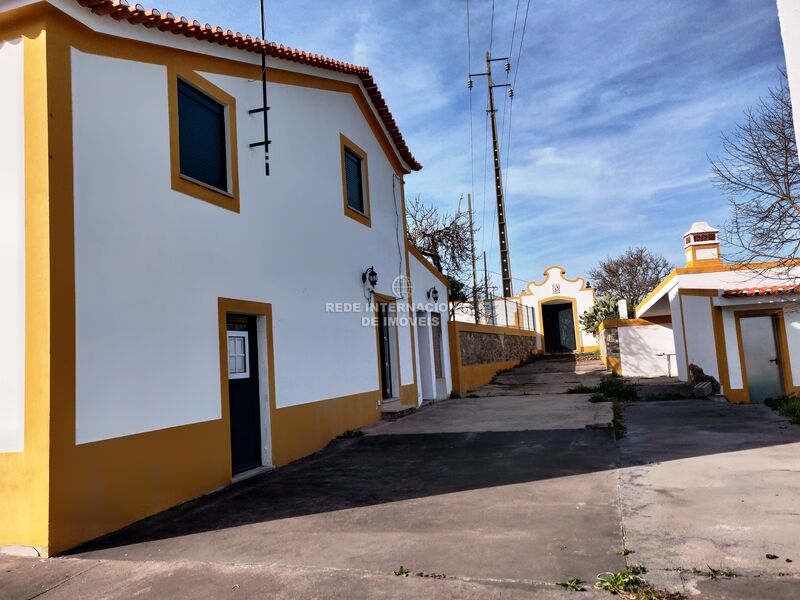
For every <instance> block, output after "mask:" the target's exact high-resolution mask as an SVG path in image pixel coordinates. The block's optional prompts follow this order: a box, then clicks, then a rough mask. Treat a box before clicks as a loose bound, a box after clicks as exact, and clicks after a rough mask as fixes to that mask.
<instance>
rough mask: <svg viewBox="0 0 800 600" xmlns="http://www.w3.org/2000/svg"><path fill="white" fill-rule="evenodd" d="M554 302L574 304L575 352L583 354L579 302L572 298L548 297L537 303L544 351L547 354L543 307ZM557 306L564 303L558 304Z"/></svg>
mask: <svg viewBox="0 0 800 600" xmlns="http://www.w3.org/2000/svg"><path fill="white" fill-rule="evenodd" d="M551 268H552V267H551ZM554 300H567V301H569V303H570V304H572V321H573V326H574V328H575V350H576V351H577V352H583V345H582V343H583V342H582V340H581V332H580V328H579V324H578V301H577V299H576V298H571V297H570V296H548V297H547V298H543V299H541V300H539V302H538V303H537V305H536V306H537V309H538V317H539V327H540V328H541V329H542V332H541V333H542V351H543V352H547V347H546V342H545V339H544V319H543V318H542V305H543V304H551V303H553V301H554ZM556 304H562V303H561V302H557V303H556Z"/></svg>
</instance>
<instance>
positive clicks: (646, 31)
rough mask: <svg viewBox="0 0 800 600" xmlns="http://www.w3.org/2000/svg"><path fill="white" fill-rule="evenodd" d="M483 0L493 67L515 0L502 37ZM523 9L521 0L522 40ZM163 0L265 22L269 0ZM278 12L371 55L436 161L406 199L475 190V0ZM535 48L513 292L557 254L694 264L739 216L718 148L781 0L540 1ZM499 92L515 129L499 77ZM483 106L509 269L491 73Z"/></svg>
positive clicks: (480, 238)
mask: <svg viewBox="0 0 800 600" xmlns="http://www.w3.org/2000/svg"><path fill="white" fill-rule="evenodd" d="M161 4H164V5H163V6H161ZM469 4H470V12H471V20H470V22H471V41H472V48H471V59H472V65H473V70H475V71H482V70H484V69H483V67H484V65H485V63H484V56H485V52H486V50H487V49H488V47H489V44H490V35H491V44H492V47H493V48H492V49H493V53H494V55H495V56H506V55H508V54H509V50H510V43H511V35H512V30H513V23H514V14H515V8H516V6H517V0H496V2H495V8H494V29H493V35H492V34H490V22H491V13H492V1H491V0H470V3H469ZM526 5H527V0H520V2H519V11H520V14H519V16H518V19H517V30H516V33H515V38H516V39H515V46H518V44H519V41H520V37H521V28H522V22H523V18H524V11H525V7H526ZM158 6H159V8H163V9H169V10H171V11H172V12H174V13H176V14H183V15H185V16H187V17H189V18H196V19H198V20H200V21H203V22H209V23H212V24H219V25H221V26H223V27H226V28H227V27H230V28H231V29H234V30H238V31H242V32H250V33H254V34H255V33H258V31H259V29H258V28H259V25H258V24H259V21H258V0H230V1H229V2H218V1H211V0H163V3H162V2H160V1H159V4H158ZM267 14H268V24H267V29H268V34H267V37H268V39H271V40H275V41H278V42H280V43H284V44H288V45H291V46H295V47H299V48H302V49H304V50H309V51H312V52H318V53H320V54H325V55H329V56H333V57H335V58H339V59H342V60H346V61H349V62H354V63H357V64H363V65H367V66H368V67H370V69H371V71H372V73H373V75H374V76H375V78H376V80H377V82H378V85H379V86H380V88H381V90H382V92H383V94H384V96H385V97H386V99H387V101H388V103H389V106H390V108H391V110H392V112H393V114H394V116H395V118H396V120H397V122H398V123H399V125H400V128H401V130H402V132H403V134H404V136H405V138H406V140H407V142H408V144H409V146H410V147H411V150H412V152H413V153H414V154H415V156H416V157H417V158H418V159H419V160H420V162H421V163H422V164H423V166H424V168H423V170H422V171H421V172H419V173H415V174H412V175H410V176H408V178H407V190H406V191H407V197H409V198H410V197H412V196H414V195H416V194H420V195H421V196H422V198H423V199H424V200H425V201H427V202H429V203H435V204H437V205H438V206H440V207H442V208H443V209H445V210H453V209H454V208H455V207H456V206H457V205H458V201H459V196H461V194H464V198H465V201H466V194H467V192H469V191H470V190H471V189H472V181H471V179H472V175H471V173H472V170H471V168H470V111H469V93H468V91H467V87H466V80H467V72H468V66H467V56H468V54H467V35H466V10H465V1H463V0H452V1H446V0H425V1H423V2H419V1H416V0H414V1H411V0H381V1H380V2H369V1H366V0H337V1H336V2H331V1H330V0H324V1H322V0H312V1H299V0H292V1H288V0H281V1H276V0H267ZM524 42H525V45H524V48H523V51H522V55H521V59H520V61H519V65H517V61H516V56H517V52H518V48H515V50H514V53H513V56H514V60H512V72H511V76H512V78H513V77H514V76H515V71H516V69H517V67H519V71H518V73H516V77H517V83H516V89H515V97H514V103H513V106H514V108H513V114H512V118H511V121H510V123H511V136H510V146H509V145H508V143H506V144H505V145H504V148H503V152H504V157H503V160H504V162H505V161H506V159H508V163H509V165H508V179H507V181H506V193H507V198H506V210H507V215H508V221H509V240H510V247H511V264H512V272H513V275H514V277H515V279H516V280H515V282H514V286H515V291H519V290H520V289H521V286H522V285H524V282H525V281H529V280H531V279H536V280H541V278H542V271H543V270H544V269H545V268H546V267H548V266H549V265H551V264H558V265H561V266H563V267H564V268H565V269H566V270H567V274H568V275H570V276H576V275H583V274H585V273H586V272H587V271H588V270H589V269H590V268H591V267H592V266H594V265H595V264H596V263H597V261H598V260H599V259H601V258H603V257H605V256H607V255H615V254H618V253H620V252H622V251H624V250H625V249H626V248H627V247H628V246H632V245H644V246H647V247H649V248H651V249H653V250H656V251H659V252H662V253H663V254H665V255H666V256H667V257H668V258H669V259H670V260H672V261H673V262H675V263H676V264H678V266H680V265H681V264H682V261H683V259H682V246H681V236H682V234H683V232H684V231H685V230H686V229H688V227H689V225H690V224H691V222H692V221H695V220H700V221H708V222H709V223H711V224H712V225H718V226H721V225H723V224H724V222H725V220H726V218H727V214H728V207H727V204H726V201H725V198H724V197H723V196H721V195H720V193H719V192H718V191H717V190H716V189H715V188H714V187H713V185H712V182H711V180H710V174H709V168H708V162H707V158H706V156H707V155H712V156H713V155H715V154H716V153H717V152H718V151H719V134H720V132H721V131H723V130H729V129H730V128H731V127H732V126H733V125H734V124H735V123H736V122H737V121H738V120H740V119H741V116H742V111H743V110H744V109H745V108H746V107H747V106H748V105H751V104H753V103H755V102H756V101H757V99H758V97H759V96H761V95H763V94H765V93H766V91H767V88H768V87H769V86H770V85H773V84H774V83H775V82H776V81H777V77H778V71H777V70H778V67H782V66H783V64H784V59H783V47H782V43H781V38H780V30H779V25H778V18H777V9H776V4H775V0H670V1H668V2H667V1H664V0H637V1H632V0H602V1H599V0H531V3H530V13H529V15H528V21H527V29H526V32H525V40H524ZM497 66H498V69H499V74H498V77H496V79H500V80H501V81H504V79H505V77H504V75H503V71H502V69H500V67H501V65H500V64H498V65H497ZM496 98H497V101H498V106H499V109H500V112H499V113H498V117H499V119H500V121H501V123H502V122H503V102H504V96H503V91H502V89H498V90H497V91H496ZM472 100H473V115H472V118H473V139H474V155H473V158H474V160H473V166H474V193H475V197H474V205H475V210H476V222H477V224H478V226H482V230H481V231H480V232H479V233H478V234H477V251H478V252H479V253H480V252H482V251H484V250H485V251H486V252H487V253H488V260H489V265H490V266H489V269H490V271H499V266H498V264H497V263H498V260H499V259H498V256H497V241H496V238H497V230H496V228H495V224H494V219H493V216H494V212H493V209H494V198H493V192H492V190H493V187H492V186H493V182H492V173H491V164H492V163H491V159H489V161H488V162H487V161H486V160H485V157H486V152H485V150H487V149H488V146H487V145H486V141H485V140H486V137H485V131H486V128H485V113H484V108H485V103H486V88H485V82H484V81H483V80H482V79H480V78H476V80H475V87H474V90H473V92H472ZM506 125H508V107H507V106H506ZM504 138H505V142H508V133H506V134H505V136H504ZM276 150H277V149H276ZM485 165H486V166H487V167H488V168H487V169H486V171H485ZM484 172H486V177H485V178H484ZM484 182H485V185H484ZM484 190H485V192H484ZM492 265H494V266H492ZM495 283H496V284H498V283H499V282H497V278H496V277H495Z"/></svg>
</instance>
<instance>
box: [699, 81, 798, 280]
mask: <svg viewBox="0 0 800 600" xmlns="http://www.w3.org/2000/svg"><path fill="white" fill-rule="evenodd" d="M709 161H710V163H711V169H712V170H713V172H714V175H715V180H716V181H715V183H716V186H717V187H718V188H719V189H721V190H723V191H724V192H725V193H726V194H727V195H728V199H729V202H730V207H731V218H730V221H729V222H728V223H726V225H725V232H724V241H726V242H727V243H728V244H729V245H730V246H731V247H732V248H733V249H734V253H733V256H732V257H733V258H734V260H736V262H741V263H752V262H764V261H769V262H778V263H779V264H780V265H783V266H784V267H787V268H786V269H785V272H786V274H787V275H788V267H789V266H790V265H791V264H793V262H794V261H795V260H796V259H797V258H798V253H799V252H800V206H799V205H798V203H800V196H799V195H798V188H800V164H798V156H797V140H796V138H795V131H794V124H793V121H792V101H791V97H790V95H789V85H788V81H787V79H786V73H785V72H784V71H781V72H780V81H779V84H778V86H777V87H775V88H773V89H770V90H769V93H768V94H767V96H766V97H764V98H761V99H760V100H759V102H758V104H757V105H756V106H755V107H751V108H748V109H747V110H746V111H745V113H744V121H743V122H742V123H740V124H738V125H736V127H735V128H734V129H733V131H732V132H730V133H727V134H723V135H722V156H720V157H718V158H716V159H709Z"/></svg>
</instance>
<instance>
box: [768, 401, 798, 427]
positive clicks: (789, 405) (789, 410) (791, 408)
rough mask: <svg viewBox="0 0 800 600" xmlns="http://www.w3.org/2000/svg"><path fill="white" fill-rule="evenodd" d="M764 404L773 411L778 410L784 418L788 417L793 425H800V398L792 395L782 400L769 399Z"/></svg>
mask: <svg viewBox="0 0 800 600" xmlns="http://www.w3.org/2000/svg"><path fill="white" fill-rule="evenodd" d="M764 404H766V405H767V406H769V407H770V408H771V409H772V410H777V411H778V412H779V413H780V414H782V415H783V416H784V417H788V419H789V420H790V421H791V422H792V423H796V424H798V425H800V396H795V395H794V394H791V395H790V396H781V397H780V398H767V399H766V400H764Z"/></svg>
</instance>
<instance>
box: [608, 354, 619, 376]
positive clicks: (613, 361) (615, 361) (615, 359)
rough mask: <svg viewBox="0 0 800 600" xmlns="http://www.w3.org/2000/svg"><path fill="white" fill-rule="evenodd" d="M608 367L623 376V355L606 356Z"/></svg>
mask: <svg viewBox="0 0 800 600" xmlns="http://www.w3.org/2000/svg"><path fill="white" fill-rule="evenodd" d="M604 364H605V365H606V368H607V369H608V370H609V371H611V372H612V373H614V374H616V375H619V376H622V357H621V356H606V360H605V363H604Z"/></svg>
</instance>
